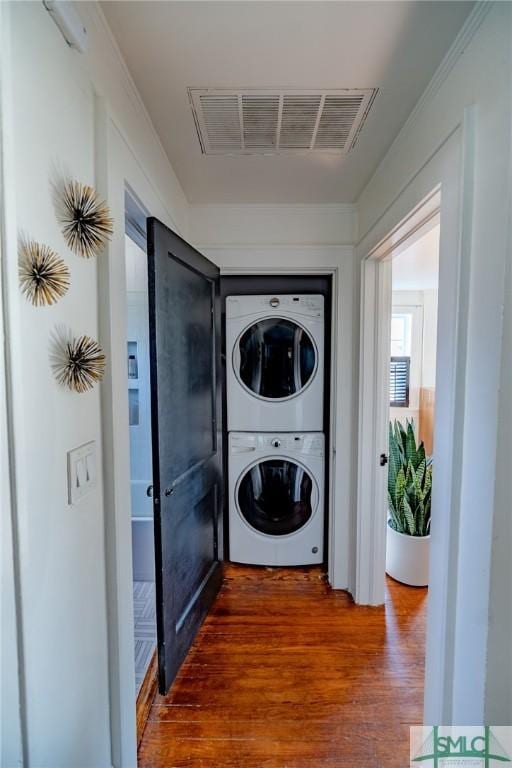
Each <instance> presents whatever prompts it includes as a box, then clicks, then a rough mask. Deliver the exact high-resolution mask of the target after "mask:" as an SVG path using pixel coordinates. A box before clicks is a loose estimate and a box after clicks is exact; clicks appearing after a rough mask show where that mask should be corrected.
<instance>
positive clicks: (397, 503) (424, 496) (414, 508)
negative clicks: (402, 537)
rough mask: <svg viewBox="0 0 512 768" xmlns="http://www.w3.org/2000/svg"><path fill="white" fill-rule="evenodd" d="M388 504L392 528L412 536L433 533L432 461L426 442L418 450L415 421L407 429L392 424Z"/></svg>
mask: <svg viewBox="0 0 512 768" xmlns="http://www.w3.org/2000/svg"><path fill="white" fill-rule="evenodd" d="M388 470H389V471H388V505H389V513H390V525H392V527H393V528H394V529H395V530H397V531H399V532H400V533H405V534H407V535H409V536H426V535H428V533H429V531H430V511H431V497H432V492H431V491H432V458H431V457H427V456H426V454H425V446H424V444H423V442H421V443H420V444H419V446H418V447H416V438H415V434H414V421H412V420H411V421H407V427H406V429H404V427H403V426H402V424H401V423H400V422H399V421H398V419H395V422H394V423H392V422H390V424H389V467H388Z"/></svg>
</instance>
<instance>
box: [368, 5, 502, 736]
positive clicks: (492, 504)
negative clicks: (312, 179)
mask: <svg viewBox="0 0 512 768" xmlns="http://www.w3.org/2000/svg"><path fill="white" fill-rule="evenodd" d="M511 40H512V5H511V4H510V3H482V4H480V5H477V6H476V8H475V12H474V14H473V16H472V17H470V23H469V24H468V25H466V27H465V29H464V30H463V31H462V33H461V37H460V39H459V41H458V42H457V45H456V49H455V51H452V52H451V53H450V54H449V55H448V56H447V59H446V60H445V62H444V63H443V64H442V65H441V67H440V69H439V71H438V72H437V73H436V75H435V76H434V78H433V80H432V82H431V84H430V85H429V87H428V88H427V91H426V93H425V95H424V97H423V98H422V99H421V100H420V102H419V104H418V107H417V108H416V110H415V111H414V113H413V115H412V116H411V118H410V119H409V121H408V122H407V124H406V125H405V126H404V128H403V129H402V131H401V133H400V134H399V136H398V137H397V139H396V140H395V142H394V144H393V145H392V147H391V149H390V151H389V152H388V154H387V155H386V157H385V158H384V159H383V161H382V162H381V163H380V165H379V167H378V169H377V171H376V173H375V174H374V176H373V178H372V179H371V181H370V182H369V184H368V185H367V186H366V188H365V189H364V190H363V192H362V194H361V196H360V198H359V201H358V203H359V231H360V237H361V239H364V238H366V240H365V242H367V241H370V240H371V241H374V240H375V241H377V240H378V239H379V237H382V236H384V235H385V234H386V233H385V232H384V231H382V226H383V222H384V221H385V217H386V212H387V211H388V210H389V209H390V208H391V207H392V206H393V204H394V203H395V202H396V201H397V200H400V199H405V197H406V194H407V191H408V189H409V188H412V186H413V185H414V184H416V186H417V187H419V186H420V185H421V179H422V178H424V172H426V169H428V167H429V164H430V163H431V162H433V160H434V159H435V158H436V157H442V156H443V150H445V149H447V148H448V147H449V146H450V137H454V136H456V134H457V131H459V132H460V131H461V128H462V129H463V130H464V131H465V130H466V129H468V130H471V128H468V126H470V125H471V126H472V125H474V142H471V139H470V137H469V136H468V135H466V134H465V135H464V139H465V140H466V139H467V142H466V144H465V146H466V147H468V152H469V153H470V154H469V155H468V156H467V157H465V158H464V160H465V162H467V163H468V164H469V167H470V168H472V169H473V174H474V183H473V188H472V189H473V192H472V195H471V199H467V200H465V201H464V205H465V206H466V207H465V210H464V215H465V216H466V217H468V216H469V217H470V218H466V219H465V228H464V232H463V240H462V249H463V256H464V258H463V264H464V267H463V272H462V276H461V279H462V285H463V286H464V297H465V298H464V301H466V297H467V306H463V307H462V310H463V311H464V313H465V315H466V318H467V319H465V320H464V323H463V326H462V328H461V329H460V333H461V339H462V338H464V336H465V337H466V338H467V347H465V349H464V356H465V359H464V368H463V369H460V370H459V371H458V376H459V377H460V378H459V380H460V381H463V382H464V391H463V397H462V400H461V401H460V403H459V405H460V408H461V411H462V413H463V425H464V428H463V430H461V431H460V432H459V433H458V437H459V440H458V445H457V462H460V477H459V476H457V477H458V480H457V482H458V483H459V486H460V492H459V493H456V496H457V505H458V509H460V520H459V521H458V522H457V525H456V529H455V531H452V534H454V538H453V539H449V540H450V542H451V544H450V546H451V558H452V563H453V565H454V568H455V576H456V577H455V579H453V580H449V582H448V583H449V592H448V594H449V600H450V601H452V602H451V603H450V604H452V605H453V606H454V607H455V611H454V612H453V613H451V614H450V616H449V622H450V627H449V634H448V635H447V636H446V637H447V642H448V645H447V646H446V648H447V656H446V659H448V660H449V659H451V661H449V666H448V668H445V667H444V659H441V658H439V655H438V654H439V652H440V649H439V646H440V644H439V643H438V642H432V643H430V644H429V649H430V651H429V654H428V655H427V678H428V679H431V680H435V679H437V677H438V671H439V670H440V669H442V670H444V673H443V677H444V682H443V684H442V685H444V694H443V696H444V697H445V698H444V700H443V701H442V702H441V701H440V699H439V698H435V697H436V696H437V692H438V691H439V687H432V688H430V690H429V691H428V692H427V699H426V717H427V721H428V722H431V721H434V722H440V721H445V722H454V723H466V724H472V723H475V722H477V723H478V722H483V721H484V715H485V713H484V709H485V701H486V699H487V701H493V700H494V693H495V688H494V687H495V686H496V677H495V676H493V675H492V674H491V668H490V667H489V666H488V664H487V663H486V662H485V659H486V656H487V653H488V651H489V649H488V647H487V639H488V635H487V633H488V626H487V624H486V623H485V621H484V619H483V617H484V616H487V615H488V613H489V608H490V607H491V608H493V609H494V607H495V606H493V601H494V599H495V594H493V592H492V590H491V589H490V570H491V569H490V564H491V547H492V531H493V526H494V522H495V521H497V520H498V519H499V518H500V515H501V514H502V513H503V510H502V507H501V505H502V504H503V502H504V495H503V494H500V493H497V492H496V491H497V488H496V487H495V483H496V477H502V476H503V475H502V473H510V454H509V452H507V451H501V450H498V443H499V439H498V424H499V423H500V421H501V418H502V411H501V409H500V407H499V405H498V392H499V386H500V371H501V370H508V365H509V363H510V349H509V348H508V347H507V346H506V345H504V344H503V303H504V292H505V281H504V275H505V264H506V262H507V260H509V259H510V241H509V240H508V226H509V220H510V162H511V161H510V139H511V136H510V124H511V72H512V62H511ZM491 84H492V86H491ZM470 107H471V108H472V115H474V124H473V123H471V122H470V121H469V122H468V121H467V120H466V122H464V120H465V115H467V109H468V108H470ZM460 182H461V184H465V185H466V186H465V188H466V189H468V188H469V187H468V184H471V178H469V177H468V178H465V179H462V178H461V179H460ZM428 191H429V190H427V189H426V190H425V192H424V194H427V193H428ZM441 194H442V191H441ZM405 213H406V212H405V211H404V215H405ZM396 223H398V222H396ZM454 223H455V222H443V219H442V217H441V257H442V256H443V247H444V246H443V238H444V235H443V230H444V229H445V230H446V228H447V227H453V226H454ZM453 257H455V254H453V256H452V258H453ZM441 279H442V274H441ZM445 311H448V308H445ZM442 322H443V320H442V318H441V315H440V323H441V327H440V334H441V333H444V332H445V329H444V328H443V326H442ZM438 359H439V357H438ZM438 399H439V393H438ZM441 426H442V424H441ZM437 428H438V424H437V423H436V430H437ZM500 439H501V438H500ZM503 439H505V438H503ZM459 451H460V453H459ZM457 467H459V463H458V464H457ZM459 505H460V506H459ZM434 528H435V530H434ZM452 534H450V521H449V520H446V519H444V520H442V521H439V522H438V523H436V522H435V520H434V521H433V539H434V538H435V539H436V541H440V539H439V537H444V539H445V540H447V537H449V536H451V535H452ZM433 551H434V552H435V547H434V548H433ZM493 567H494V569H495V570H496V569H497V573H495V576H494V578H495V579H499V580H500V581H501V583H503V584H505V583H507V584H510V583H511V572H510V568H511V561H510V559H508V561H505V560H504V559H501V558H500V559H498V560H496V559H495V561H494V562H493ZM498 573H499V576H498ZM439 586H440V587H441V589H443V590H444V587H442V586H441V585H440V584H439ZM433 592H434V593H436V594H438V592H437V585H436V588H435V589H434V590H432V588H431V590H430V600H431V604H432V594H433ZM493 612H494V610H493ZM447 619H448V617H447ZM436 621H437V624H436V626H434V623H433V622H430V623H429V636H431V637H432V639H433V638H435V637H437V636H438V633H439V631H442V626H443V624H442V622H443V621H444V619H443V617H441V616H437V617H436ZM450 665H452V667H450ZM503 675H504V677H507V679H506V681H505V680H502V681H501V685H503V686H505V685H506V686H507V687H508V689H509V690H510V689H511V688H512V677H511V675H510V668H504V669H503ZM431 695H432V696H434V698H432V696H431ZM442 708H444V709H442Z"/></svg>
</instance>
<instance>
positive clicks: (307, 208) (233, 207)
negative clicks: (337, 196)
mask: <svg viewBox="0 0 512 768" xmlns="http://www.w3.org/2000/svg"><path fill="white" fill-rule="evenodd" d="M190 208H191V209H192V210H207V211H213V212H214V213H215V212H219V211H220V212H222V213H224V212H225V211H226V210H228V209H229V210H230V211H234V212H235V213H238V214H241V213H245V214H251V215H254V216H261V215H262V214H270V215H272V216H274V215H276V214H278V215H282V214H283V213H285V214H287V215H288V214H296V215H297V216H303V215H304V213H311V211H317V212H319V213H327V214H329V215H330V216H336V217H339V216H343V215H345V214H349V215H350V214H353V213H357V206H356V205H354V204H352V203H191V204H190Z"/></svg>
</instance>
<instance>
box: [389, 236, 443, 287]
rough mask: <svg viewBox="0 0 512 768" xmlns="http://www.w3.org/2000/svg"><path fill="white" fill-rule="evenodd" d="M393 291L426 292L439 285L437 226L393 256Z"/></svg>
mask: <svg viewBox="0 0 512 768" xmlns="http://www.w3.org/2000/svg"><path fill="white" fill-rule="evenodd" d="M392 274H393V278H392V284H393V290H394V291H428V290H433V289H436V288H437V287H438V283H439V224H438V225H436V226H435V227H433V229H431V230H430V231H429V232H427V233H426V234H425V235H423V236H422V237H420V238H419V239H418V240H416V241H415V242H413V243H412V244H411V245H410V246H409V247H408V248H405V249H404V250H403V251H401V252H400V253H399V254H398V256H395V258H394V259H393V262H392Z"/></svg>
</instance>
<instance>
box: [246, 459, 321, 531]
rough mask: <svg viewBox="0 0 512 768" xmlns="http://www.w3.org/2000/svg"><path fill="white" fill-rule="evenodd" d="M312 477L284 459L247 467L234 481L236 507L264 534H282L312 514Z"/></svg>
mask: <svg viewBox="0 0 512 768" xmlns="http://www.w3.org/2000/svg"><path fill="white" fill-rule="evenodd" d="M312 490H313V481H312V479H311V477H310V475H309V474H308V472H307V470H306V469H304V468H303V467H301V466H300V465H299V464H296V463H295V462H293V461H290V460H286V459H267V460H265V461H261V462H259V463H258V464H255V465H254V466H253V467H251V468H250V469H249V470H248V471H247V472H246V473H245V475H244V476H243V477H242V479H241V480H240V483H239V485H238V508H239V510H240V513H241V515H242V517H243V518H244V519H245V521H246V522H247V523H248V524H249V525H250V526H251V527H252V528H254V529H255V530H257V531H259V532H260V533H265V534H267V535H268V536H286V535H287V534H290V533H294V532H295V531H298V530H299V529H300V528H302V527H303V526H304V525H306V523H307V522H308V521H309V519H310V518H311V516H312V514H313V511H314V510H313V509H312V501H311V496H312Z"/></svg>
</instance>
